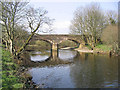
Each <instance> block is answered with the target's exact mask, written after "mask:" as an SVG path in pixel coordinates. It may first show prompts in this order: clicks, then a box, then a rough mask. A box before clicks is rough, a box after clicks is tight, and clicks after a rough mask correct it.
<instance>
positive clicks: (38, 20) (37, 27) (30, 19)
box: [16, 7, 53, 55]
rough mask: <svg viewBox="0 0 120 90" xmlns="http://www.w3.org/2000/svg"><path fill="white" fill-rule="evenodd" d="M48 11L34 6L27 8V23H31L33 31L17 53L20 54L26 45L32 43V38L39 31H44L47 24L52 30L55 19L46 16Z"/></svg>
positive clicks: (30, 26)
mask: <svg viewBox="0 0 120 90" xmlns="http://www.w3.org/2000/svg"><path fill="white" fill-rule="evenodd" d="M47 13H48V12H47V11H46V10H44V9H41V8H38V9H34V8H32V7H29V8H28V9H27V10H26V19H27V22H26V23H27V24H28V25H29V28H30V31H31V33H30V35H29V37H28V39H27V40H26V42H25V43H24V44H23V46H22V47H21V48H20V49H19V50H18V51H17V53H16V55H19V54H20V53H21V52H22V51H24V50H25V48H26V46H27V45H28V44H29V43H30V40H31V39H32V37H33V36H34V35H35V33H36V32H37V31H40V32H44V29H43V27H44V26H45V25H47V26H48V30H49V31H51V28H50V27H51V25H52V21H53V20H52V19H50V18H49V17H47V16H46V14H47Z"/></svg>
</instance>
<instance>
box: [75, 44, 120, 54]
mask: <svg viewBox="0 0 120 90" xmlns="http://www.w3.org/2000/svg"><path fill="white" fill-rule="evenodd" d="M75 50H77V51H79V52H85V53H98V54H108V55H114V56H118V55H120V51H118V52H117V53H116V52H115V50H112V46H107V45H97V46H96V47H94V48H93V50H91V49H90V48H89V47H88V46H84V47H82V48H77V49H75Z"/></svg>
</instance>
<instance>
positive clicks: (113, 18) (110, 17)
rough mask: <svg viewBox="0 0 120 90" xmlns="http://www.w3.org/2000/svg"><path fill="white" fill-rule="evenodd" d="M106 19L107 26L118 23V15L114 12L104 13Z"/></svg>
mask: <svg viewBox="0 0 120 90" xmlns="http://www.w3.org/2000/svg"><path fill="white" fill-rule="evenodd" d="M106 19H107V21H108V25H110V24H111V25H115V24H117V23H118V14H117V12H115V11H112V10H111V11H108V12H107V13H106Z"/></svg>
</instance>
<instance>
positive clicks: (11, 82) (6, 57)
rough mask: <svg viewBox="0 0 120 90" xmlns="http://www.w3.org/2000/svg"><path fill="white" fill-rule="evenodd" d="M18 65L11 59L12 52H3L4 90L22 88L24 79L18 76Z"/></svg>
mask: <svg viewBox="0 0 120 90" xmlns="http://www.w3.org/2000/svg"><path fill="white" fill-rule="evenodd" d="M17 69H18V65H17V64H15V63H14V62H13V60H12V59H11V54H10V52H8V51H6V50H4V49H3V50H2V88H22V87H23V85H24V84H23V83H22V81H21V80H22V78H21V77H19V75H17Z"/></svg>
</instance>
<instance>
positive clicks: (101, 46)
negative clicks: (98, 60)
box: [93, 44, 112, 52]
mask: <svg viewBox="0 0 120 90" xmlns="http://www.w3.org/2000/svg"><path fill="white" fill-rule="evenodd" d="M93 50H94V51H102V52H110V51H111V50H112V46H110V45H104V44H99V45H97V46H96V47H95V48H94V49H93Z"/></svg>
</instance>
